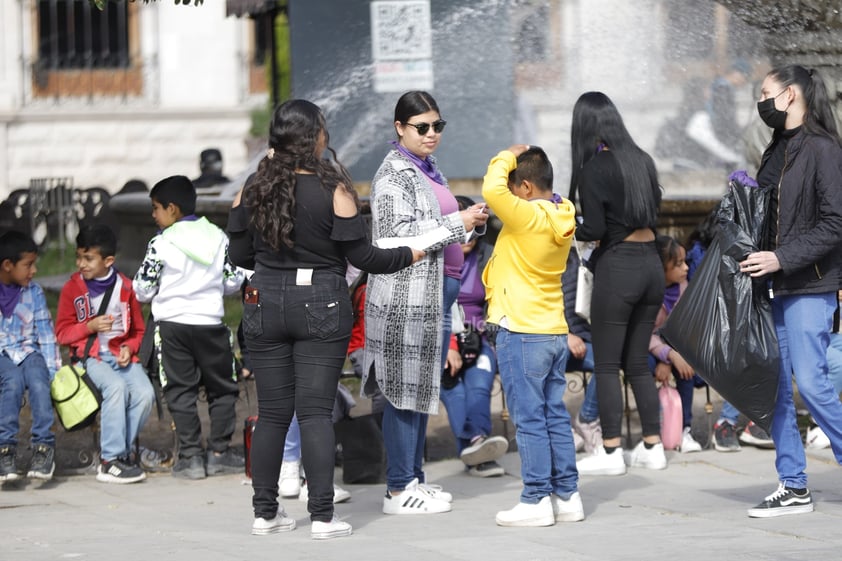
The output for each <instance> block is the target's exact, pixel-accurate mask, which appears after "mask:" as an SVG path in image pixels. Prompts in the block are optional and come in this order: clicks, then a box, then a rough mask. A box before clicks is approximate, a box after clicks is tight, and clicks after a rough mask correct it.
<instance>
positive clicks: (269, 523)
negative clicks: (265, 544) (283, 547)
mask: <svg viewBox="0 0 842 561" xmlns="http://www.w3.org/2000/svg"><path fill="white" fill-rule="evenodd" d="M292 530H295V518H290V517H288V516H287V513H286V512H284V509H282V508H279V509H278V513H277V514H276V515H275V517H274V518H270V519H268V520H267V519H266V518H255V519H254V524H252V527H251V533H252V535H255V536H267V535H269V534H277V533H279V532H290V531H292Z"/></svg>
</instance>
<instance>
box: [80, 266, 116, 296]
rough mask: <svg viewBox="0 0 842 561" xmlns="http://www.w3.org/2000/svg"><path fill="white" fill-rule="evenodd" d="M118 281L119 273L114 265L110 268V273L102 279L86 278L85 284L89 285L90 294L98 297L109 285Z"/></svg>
mask: <svg viewBox="0 0 842 561" xmlns="http://www.w3.org/2000/svg"><path fill="white" fill-rule="evenodd" d="M115 282H117V273H116V269H115V268H114V267H111V268H110V269H109V270H108V274H107V275H105V276H104V277H103V278H101V279H91V280H85V285H86V286H87V287H88V295H89V296H90V297H91V298H96V297H97V296H99V295H100V294H102V293H103V292H105V291H106V290H108V287H109V286H113V285H114V283H115Z"/></svg>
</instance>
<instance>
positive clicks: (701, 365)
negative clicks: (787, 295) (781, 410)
mask: <svg viewBox="0 0 842 561" xmlns="http://www.w3.org/2000/svg"><path fill="white" fill-rule="evenodd" d="M768 196H769V193H768V190H766V189H759V188H753V187H750V186H747V185H746V184H745V183H742V182H739V181H734V180H732V181H731V183H730V184H729V189H728V193H726V195H725V197H724V198H723V200H722V204H721V207H720V210H719V213H718V215H717V218H718V225H719V228H718V232H717V234H716V236H715V237H714V240H713V242H712V243H711V245H710V247H708V250H707V252H706V253H705V257H704V259H703V260H702V263H701V265H699V268H698V269H697V271H696V274H695V276H694V277H693V280H692V281H691V282H690V284H689V285H688V287H687V289H686V290H685V292H684V294H683V295H682V296H681V299H680V300H679V301H678V304H676V306H675V308H674V309H673V311H672V313H671V314H670V316H669V318H667V321H666V323H665V324H664V326H663V327H662V328H661V336H662V337H663V338H664V339H665V340H666V341H667V343H668V344H669V345H670V346H671V347H672V348H674V349H675V350H677V351H678V352H679V353H680V354H681V356H683V357H684V359H685V360H686V361H687V362H688V363H689V364H690V365H691V366H692V367H693V369H694V370H695V371H696V372H697V373H698V374H699V376H701V377H702V378H703V379H704V380H705V381H706V382H707V383H708V384H710V386H711V387H713V388H714V389H715V390H716V391H717V392H719V394H720V395H722V397H723V398H724V399H726V400H728V401H729V402H730V403H731V404H732V405H733V406H734V407H736V408H737V409H738V410H739V411H740V412H741V413H743V414H744V415H745V416H746V417H748V418H749V419H751V420H752V421H754V422H755V423H757V424H758V425H759V426H760V427H762V428H763V429H764V430H766V431H767V432H769V431H770V430H771V427H772V417H773V414H774V410H775V400H776V399H777V394H778V376H779V371H780V351H779V349H778V338H777V335H776V333H775V323H774V320H773V319H772V307H771V304H770V302H769V300H768V288H767V285H766V281H765V279H761V280H756V279H752V278H751V277H750V276H749V275H747V274H745V273H742V272H740V261H743V260H744V259H745V257H746V256H747V255H748V254H749V253H752V252H755V251H758V248H759V247H760V242H761V240H762V239H763V235H764V228H765V216H766V209H767V207H768V200H769V199H768Z"/></svg>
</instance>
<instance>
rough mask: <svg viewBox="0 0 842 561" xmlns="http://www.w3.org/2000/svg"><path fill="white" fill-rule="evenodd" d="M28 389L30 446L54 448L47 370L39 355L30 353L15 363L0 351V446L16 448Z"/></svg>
mask: <svg viewBox="0 0 842 561" xmlns="http://www.w3.org/2000/svg"><path fill="white" fill-rule="evenodd" d="M27 389H28V390H29V409H30V411H32V443H33V444H47V445H49V446H55V445H56V437H55V435H54V434H53V433H52V432H51V431H50V427H52V426H53V401H52V399H51V398H50V371H49V370H47V363H46V362H44V357H43V356H42V355H41V353H38V352H35V353H31V354H30V355H29V356H27V357H26V358H25V359H23V362H21V363H20V364H15V363H14V362H13V361H12V360H11V359H10V358H9V357H8V356H6V353H2V352H0V446H17V443H18V440H17V439H18V430H20V410H21V405H22V404H23V392H24V391H25V390H27Z"/></svg>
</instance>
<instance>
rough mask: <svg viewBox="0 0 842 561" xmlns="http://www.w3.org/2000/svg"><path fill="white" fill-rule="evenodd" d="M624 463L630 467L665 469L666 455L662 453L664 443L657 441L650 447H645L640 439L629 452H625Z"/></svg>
mask: <svg viewBox="0 0 842 561" xmlns="http://www.w3.org/2000/svg"><path fill="white" fill-rule="evenodd" d="M625 456H626V463H627V464H629V466H631V467H641V468H646V469H666V467H667V457H666V455H665V454H664V445H663V444H662V443H660V442H659V443H657V444H656V445H655V446H653V447H652V448H646V445H645V444H644V443H643V441H642V440H641V441H640V442H638V443H637V446H635V447H634V450H632V451H631V452H626V453H625Z"/></svg>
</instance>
